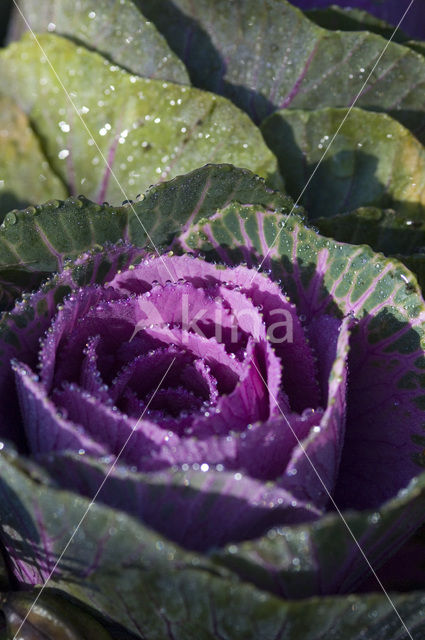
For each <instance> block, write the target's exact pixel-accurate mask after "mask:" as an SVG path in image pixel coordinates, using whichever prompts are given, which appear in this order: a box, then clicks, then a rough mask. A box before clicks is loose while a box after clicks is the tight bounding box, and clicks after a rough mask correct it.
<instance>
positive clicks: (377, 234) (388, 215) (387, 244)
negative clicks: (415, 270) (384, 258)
mask: <svg viewBox="0 0 425 640" xmlns="http://www.w3.org/2000/svg"><path fill="white" fill-rule="evenodd" d="M314 224H315V226H316V227H317V228H318V229H319V231H320V233H323V235H325V236H329V237H331V238H335V240H338V241H339V242H349V243H351V244H368V245H369V246H371V247H372V249H374V250H375V251H382V252H383V253H385V254H386V255H394V254H411V253H416V252H418V251H421V250H422V249H424V248H425V220H424V216H423V215H420V214H419V215H418V212H416V214H415V212H414V211H413V212H412V215H410V216H409V215H408V214H407V212H406V213H400V212H396V211H394V210H393V209H379V208H377V207H361V208H359V209H357V210H355V211H352V212H350V213H345V214H341V215H336V216H333V217H332V218H317V219H316V220H315V221H314Z"/></svg>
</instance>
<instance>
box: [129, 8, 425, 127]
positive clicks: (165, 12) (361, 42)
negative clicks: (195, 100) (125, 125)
mask: <svg viewBox="0 0 425 640" xmlns="http://www.w3.org/2000/svg"><path fill="white" fill-rule="evenodd" d="M138 6H140V8H141V10H142V11H143V13H144V14H145V15H146V17H147V18H149V19H150V20H152V21H153V22H154V23H155V24H156V26H157V28H158V29H159V31H161V33H163V34H164V35H165V37H166V39H167V41H168V43H169V44H170V46H171V48H172V49H173V50H174V51H175V52H176V53H177V54H178V55H179V56H180V58H181V59H182V60H183V61H184V62H185V64H186V66H187V67H188V70H189V73H190V77H191V80H192V82H193V84H194V85H195V86H199V87H201V88H204V89H208V90H210V91H214V92H216V93H221V94H223V95H225V96H227V97H229V98H230V99H231V100H233V101H234V102H235V104H237V105H239V106H240V107H242V108H243V109H244V110H245V111H247V113H249V114H250V115H251V117H252V118H253V119H254V120H255V121H256V122H261V121H262V120H263V119H264V118H265V117H266V116H268V115H269V114H270V113H271V112H273V111H275V110H276V109H280V108H286V107H290V108H291V109H292V108H295V109H311V108H312V107H314V108H316V107H326V106H329V107H331V106H332V107H349V106H350V105H351V104H352V103H353V100H354V99H355V97H356V96H357V95H358V93H359V92H360V90H361V88H362V85H363V83H364V81H365V80H366V78H367V76H368V73H369V72H370V71H371V70H372V68H373V66H374V64H375V63H376V61H377V59H378V57H379V55H380V54H381V53H382V52H383V49H384V47H385V46H386V42H385V40H384V39H383V38H381V37H380V36H378V35H376V34H372V33H368V32H358V33H350V32H338V31H327V30H325V29H321V28H320V27H318V26H317V25H315V24H313V23H312V22H311V21H310V20H309V19H308V18H306V17H305V16H304V14H303V13H302V12H301V11H300V10H299V9H297V8H296V7H293V6H292V5H290V4H289V2H286V1H285V0H268V2H264V3H261V6H259V3H258V0H236V1H234V2H232V3H229V2H228V0H197V2H192V1H191V0H173V2H158V0H138ZM424 103H425V59H424V58H423V57H421V56H419V55H418V54H416V53H415V52H413V51H411V50H410V49H409V48H407V47H403V46H401V45H399V44H396V43H393V42H391V43H389V44H388V47H387V48H386V51H385V54H384V55H383V57H382V59H381V60H380V62H379V64H378V65H377V68H376V69H375V71H374V73H373V76H372V78H371V81H370V82H369V86H368V87H367V89H366V90H365V91H363V93H362V95H361V97H360V99H359V101H358V103H357V104H358V106H359V107H362V108H364V109H370V110H372V111H388V112H389V113H391V115H394V117H395V118H397V119H398V120H399V121H400V122H401V123H403V124H404V125H405V126H406V127H408V128H409V129H411V130H412V131H414V132H415V133H417V135H423V131H424V124H425V114H424Z"/></svg>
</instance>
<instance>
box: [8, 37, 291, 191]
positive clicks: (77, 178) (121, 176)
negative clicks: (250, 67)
mask: <svg viewBox="0 0 425 640" xmlns="http://www.w3.org/2000/svg"><path fill="white" fill-rule="evenodd" d="M39 41H40V44H41V46H42V47H43V50H44V54H45V56H47V57H48V58H49V60H50V61H51V62H53V64H54V67H55V70H56V72H57V73H58V75H59V77H60V78H61V81H62V82H63V83H64V85H66V88H67V91H68V92H69V95H71V96H72V100H73V103H74V104H75V105H76V107H77V108H78V109H79V110H80V113H81V117H82V118H83V119H84V122H85V123H86V126H87V128H88V130H89V131H90V133H89V132H88V131H87V129H86V128H85V127H84V126H83V124H82V122H81V120H80V118H79V117H77V115H76V113H75V111H74V109H73V107H72V105H71V104H70V102H69V100H68V98H67V96H66V94H65V92H64V90H63V88H62V86H61V85H60V83H59V81H58V79H57V77H56V76H55V74H54V72H53V70H52V69H51V67H50V65H49V64H48V63H47V61H46V60H45V56H44V54H41V55H40V49H39V47H38V46H37V44H36V43H35V42H34V41H33V39H32V38H31V37H30V36H25V37H24V38H23V40H21V41H20V42H19V43H14V44H12V45H10V46H9V47H8V48H7V49H5V50H3V51H2V52H1V54H0V84H1V86H2V87H3V90H4V91H7V92H8V93H9V94H10V95H12V96H13V97H14V98H15V99H16V100H17V101H18V102H19V104H20V105H21V106H22V107H23V109H24V111H26V113H28V115H29V117H30V119H31V121H32V122H33V125H34V127H35V128H36V130H37V133H38V134H39V136H40V138H41V139H42V141H43V146H44V148H45V152H46V156H47V158H48V160H49V162H50V163H51V166H52V167H53V169H54V170H55V171H56V172H57V173H58V174H59V175H60V176H61V177H62V179H63V180H64V182H65V183H66V184H67V186H68V189H69V191H70V193H71V194H72V195H76V194H78V193H80V192H81V191H83V192H84V193H85V194H86V195H87V197H90V198H92V199H93V200H96V201H98V202H103V201H104V200H106V199H108V200H110V201H112V202H115V203H117V202H121V201H122V200H123V199H128V198H130V197H131V196H133V197H134V194H136V193H139V192H141V191H144V190H145V189H146V188H147V187H148V186H149V185H150V184H152V183H155V182H157V181H158V180H159V179H161V180H165V179H167V178H168V179H170V178H171V177H173V176H175V175H176V174H178V173H181V172H187V171H190V170H192V169H194V168H196V167H198V166H202V165H203V164H205V163H206V162H208V161H212V162H214V161H217V162H231V163H232V164H236V165H238V166H242V167H246V168H248V169H251V170H253V171H254V172H255V173H258V174H259V175H262V176H264V177H267V178H269V179H270V181H271V182H272V183H274V184H276V185H277V186H280V185H281V178H280V176H279V174H278V171H277V163H276V158H275V157H274V156H273V154H272V153H271V151H270V150H269V149H268V148H267V147H266V145H265V143H264V141H263V138H262V136H261V133H260V131H259V130H258V129H257V128H256V127H255V126H254V125H253V124H252V122H251V121H250V120H249V118H248V117H247V116H246V115H245V114H243V113H242V112H240V111H239V110H238V109H236V108H235V107H234V106H233V105H232V104H231V103H230V102H228V101H227V100H225V99H223V98H220V97H217V96H214V95H211V94H209V93H206V92H203V91H199V90H197V89H191V88H189V87H185V86H180V85H175V84H169V83H163V82H162V81H158V80H149V79H144V78H138V77H136V76H132V75H130V74H128V73H127V72H125V71H123V70H121V69H119V68H118V67H117V66H112V67H111V65H110V63H109V62H108V61H107V60H105V59H104V58H102V57H101V56H99V55H98V54H97V53H91V52H89V51H87V50H86V49H83V48H82V47H77V46H76V45H75V44H73V43H72V42H70V41H68V40H66V39H64V38H60V37H59V36H54V35H42V36H40V37H39ZM87 110H88V111H87ZM91 135H92V136H93V140H95V142H96V144H97V145H98V146H99V148H100V150H101V152H102V153H103V156H104V158H106V159H107V160H108V163H109V164H110V166H111V168H112V172H111V170H110V169H108V167H107V166H105V161H104V159H103V158H102V156H101V155H100V153H99V152H98V150H97V147H96V144H95V143H93V142H92V141H91ZM118 183H119V184H120V186H119V185H118Z"/></svg>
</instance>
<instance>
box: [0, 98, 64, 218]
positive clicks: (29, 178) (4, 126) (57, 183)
mask: <svg viewBox="0 0 425 640" xmlns="http://www.w3.org/2000/svg"><path fill="white" fill-rule="evenodd" d="M54 196H56V197H58V198H64V197H65V196H66V189H65V187H64V185H63V183H62V182H61V180H60V179H59V178H58V177H57V175H55V173H54V172H53V171H52V169H51V168H50V167H49V163H48V162H47V160H46V157H45V155H44V153H43V150H42V149H41V146H40V143H39V140H37V137H36V136H35V134H34V131H33V130H32V128H31V126H30V123H29V121H28V118H27V117H26V115H25V113H23V111H22V110H21V109H20V108H19V107H18V105H17V104H15V103H14V102H13V101H12V100H10V99H9V98H6V97H1V96H0V220H2V219H3V217H4V214H5V213H6V212H7V211H10V210H11V209H14V208H16V207H25V206H27V205H29V204H35V203H36V202H43V201H44V200H48V199H49V198H53V197H54Z"/></svg>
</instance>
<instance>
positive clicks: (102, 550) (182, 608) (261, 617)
mask: <svg viewBox="0 0 425 640" xmlns="http://www.w3.org/2000/svg"><path fill="white" fill-rule="evenodd" d="M18 465H19V466H18ZM0 469H1V471H0V474H1V477H2V493H3V499H2V501H1V507H0V509H1V515H2V522H3V525H8V526H9V528H8V529H7V530H8V532H9V534H8V535H11V536H12V537H16V539H17V540H22V539H23V541H24V546H23V550H28V549H29V548H30V545H31V543H32V542H34V543H36V544H37V546H39V551H40V553H41V554H42V553H43V545H44V546H46V545H47V546H48V548H49V558H50V562H51V563H53V562H54V560H55V559H56V558H57V556H58V554H59V553H60V552H61V551H62V550H63V548H64V546H65V544H66V542H67V541H68V539H69V537H70V533H71V532H72V531H73V529H74V527H75V526H76V524H77V523H78V522H79V521H80V520H81V517H82V516H83V514H84V512H85V510H86V509H87V506H88V504H89V503H88V500H86V499H83V498H80V497H78V496H74V495H72V494H70V493H67V492H64V491H58V490H56V489H54V488H52V487H49V486H46V485H44V484H41V483H35V482H34V481H33V480H32V479H31V477H30V476H29V475H28V474H27V473H26V471H25V461H24V460H21V461H19V463H18V460H17V459H15V460H14V459H13V456H11V454H10V453H9V452H8V451H6V452H5V450H3V452H2V454H1V457H0ZM17 496H19V498H18V497H17ZM11 497H12V500H13V501H12V505H13V508H12V509H10V508H9V509H7V508H5V507H6V505H7V504H8V500H7V499H8V498H9V499H10V498H11ZM23 516H24V518H25V521H26V524H27V525H28V524H29V523H31V524H32V525H33V528H32V529H31V527H29V526H27V527H26V529H25V530H24V529H23V522H24V520H23V519H22V517H23ZM34 525H35V527H34ZM41 526H42V527H43V534H44V535H43V545H42V546H41V547H40V540H37V539H34V536H37V531H38V532H40V527H41ZM31 530H32V532H33V533H32V534H31V533H28V532H29V531H31ZM4 531H5V530H3V534H2V535H4ZM21 536H22V537H21ZM50 585H51V586H52V587H55V588H56V589H60V590H61V591H63V592H64V593H66V594H67V595H68V596H71V597H73V598H76V599H77V601H80V602H81V603H82V604H86V605H88V606H89V607H90V608H96V610H97V611H98V613H99V614H100V615H103V616H105V617H106V619H107V620H110V621H113V622H115V623H119V624H121V625H123V626H124V627H125V628H126V629H128V630H129V631H132V632H134V633H135V634H136V636H137V637H138V638H143V639H144V640H166V639H167V638H171V637H172V638H174V640H217V639H218V638H226V640H250V639H252V640H258V639H259V638H261V640H276V639H277V638H285V640H301V638H302V639H303V640H320V639H321V638H324V637H326V638H329V640H345V639H346V638H353V639H354V638H359V639H360V637H361V638H364V639H365V640H384V639H385V640H387V639H388V638H390V637H391V638H393V637H394V638H395V637H397V638H399V640H402V639H404V638H406V635H405V634H404V633H403V630H402V629H401V624H400V621H399V619H398V617H397V616H396V614H395V613H394V610H393V609H392V607H391V606H390V604H389V602H388V600H387V599H386V598H385V597H384V596H383V595H381V594H373V595H369V596H348V597H345V598H320V599H317V598H314V599H311V600H305V601H302V602H291V601H284V600H280V599H278V598H276V597H273V596H271V595H269V594H266V593H264V592H261V591H259V590H257V589H255V588H253V587H251V586H249V585H247V584H244V583H241V582H240V581H238V580H237V579H236V578H235V576H234V575H232V573H230V572H228V571H226V570H224V569H220V568H219V567H218V566H217V565H214V564H213V563H212V562H211V561H210V560H209V559H208V558H207V557H202V556H199V555H197V554H193V553H186V552H184V551H182V550H180V549H179V548H177V547H175V546H174V545H172V544H169V543H168V542H167V541H166V540H163V539H161V538H160V536H158V535H156V534H154V533H152V532H150V531H149V530H148V529H146V528H144V527H143V526H142V525H141V524H140V523H137V522H136V521H134V520H132V519H131V518H129V517H127V516H124V515H123V514H120V513H117V512H114V511H113V510H112V509H108V508H106V507H103V506H100V505H97V504H95V505H94V506H93V507H92V508H91V509H90V512H89V514H88V515H87V517H86V518H85V519H84V520H83V522H82V524H81V527H80V528H79V529H78V532H77V533H76V535H75V537H74V539H73V542H72V544H71V545H70V547H69V549H68V551H67V552H66V554H65V556H64V558H63V560H62V562H61V564H60V565H59V567H58V570H57V572H56V573H54V574H53V576H52V581H51V583H50ZM393 601H394V604H395V606H396V607H397V609H398V611H399V613H400V615H401V616H402V618H403V619H404V621H405V623H406V624H407V626H408V628H409V630H410V632H411V633H412V634H415V635H416V634H418V635H417V637H419V634H420V633H421V632H424V631H425V622H424V616H423V607H424V605H425V594H424V593H412V594H406V595H394V596H393ZM74 602H75V601H74ZM366 630H367V635H366Z"/></svg>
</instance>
